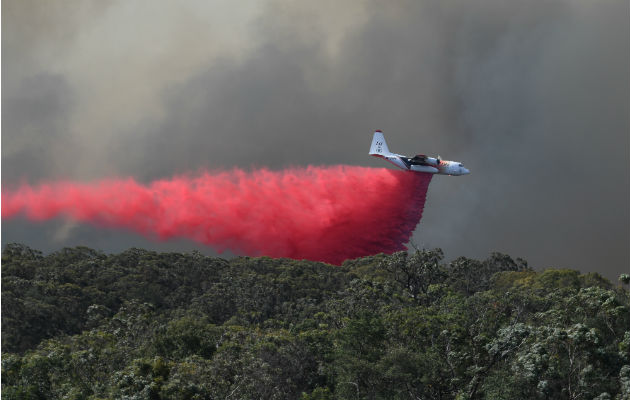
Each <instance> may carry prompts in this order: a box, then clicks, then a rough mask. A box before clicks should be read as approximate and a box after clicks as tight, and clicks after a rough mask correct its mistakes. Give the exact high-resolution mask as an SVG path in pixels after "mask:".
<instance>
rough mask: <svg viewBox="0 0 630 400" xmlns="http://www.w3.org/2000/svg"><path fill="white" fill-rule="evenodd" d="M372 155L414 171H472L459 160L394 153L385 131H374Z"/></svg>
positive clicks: (453, 173)
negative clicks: (384, 133)
mask: <svg viewBox="0 0 630 400" xmlns="http://www.w3.org/2000/svg"><path fill="white" fill-rule="evenodd" d="M369 154H370V155H371V156H374V157H380V158H383V159H385V160H386V161H389V162H390V163H392V164H394V165H395V166H397V167H398V168H401V169H404V170H407V171H412V172H427V173H429V174H439V175H455V176H457V175H468V174H469V173H470V171H469V170H468V169H467V168H465V167H464V165H463V164H462V163H460V162H457V161H446V160H442V159H440V157H439V156H438V158H435V157H429V156H425V155H423V154H419V155H416V156H414V157H407V156H403V155H401V154H396V153H392V152H390V151H389V148H388V147H387V143H386V142H385V137H384V136H383V132H381V131H376V132H374V138H373V139H372V146H371V147H370V153H369Z"/></svg>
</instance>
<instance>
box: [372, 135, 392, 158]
mask: <svg viewBox="0 0 630 400" xmlns="http://www.w3.org/2000/svg"><path fill="white" fill-rule="evenodd" d="M369 154H370V155H371V156H384V155H387V154H390V152H389V149H388V148H387V143H386V142H385V136H383V132H381V131H379V130H377V131H376V132H374V138H373V139H372V147H370V153H369Z"/></svg>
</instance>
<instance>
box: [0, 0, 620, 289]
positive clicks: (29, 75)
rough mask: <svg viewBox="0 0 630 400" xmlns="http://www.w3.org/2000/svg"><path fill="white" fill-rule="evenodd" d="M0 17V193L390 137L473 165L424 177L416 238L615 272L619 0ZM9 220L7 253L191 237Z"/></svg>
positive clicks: (269, 160)
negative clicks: (461, 172)
mask: <svg viewBox="0 0 630 400" xmlns="http://www.w3.org/2000/svg"><path fill="white" fill-rule="evenodd" d="M102 4H105V5H102ZM2 7H3V9H2V11H3V13H2V15H3V21H2V22H3V24H2V29H3V32H2V33H3V35H2V38H3V39H2V41H3V42H2V51H3V66H2V67H3V91H2V107H3V109H2V111H3V119H2V144H3V146H2V167H3V168H2V179H3V186H5V185H8V184H14V183H16V182H18V181H19V180H20V179H27V180H28V181H29V182H38V181H40V180H44V179H60V178H72V179H82V180H87V179H98V178H101V177H108V176H129V175H131V176H135V177H138V179H140V180H144V181H148V180H151V179H154V178H158V177H166V176H170V175H173V174H176V173H184V172H189V171H195V170H198V169H202V168H208V169H222V168H231V167H235V166H237V167H245V168H248V167H250V166H254V167H255V166H269V167H272V168H282V167H286V166H292V165H306V164H316V165H322V164H337V163H347V164H353V165H368V166H384V165H383V164H382V163H381V162H379V160H376V159H370V158H368V157H367V150H368V147H369V142H370V139H371V133H372V131H373V130H374V129H383V130H384V132H385V134H386V137H387V139H388V143H389V145H390V148H391V149H393V150H394V151H399V152H401V153H409V154H411V153H414V152H423V153H427V154H441V155H442V157H444V158H446V159H452V160H460V161H463V162H464V163H465V164H466V165H467V167H469V168H470V169H471V171H472V174H471V175H469V176H466V177H464V178H459V179H458V178H444V177H436V178H435V179H434V180H433V182H432V185H431V187H430V189H429V197H428V201H427V208H426V209H425V215H424V219H423V221H422V222H421V224H420V225H419V227H418V229H417V231H416V233H415V235H414V242H415V243H416V244H417V245H419V246H425V247H442V248H443V249H445V251H446V254H447V257H451V258H452V257H456V256H459V255H466V256H470V257H485V256H487V254H488V253H489V252H491V251H503V252H507V253H509V254H511V255H513V256H520V257H523V258H525V259H527V260H529V261H530V264H532V265H533V266H535V267H545V266H557V267H570V268H577V269H581V270H583V271H596V272H601V273H603V274H605V275H607V276H609V277H611V278H614V277H616V275H618V274H619V273H621V272H629V271H628V269H629V268H630V253H629V250H628V246H627V243H629V242H630V211H629V207H628V204H630V168H629V162H630V117H629V115H630V112H629V110H630V74H629V73H628V71H630V20H629V19H628V14H629V8H630V6H628V4H627V2H624V1H607V2H598V3H597V4H596V5H595V4H593V3H592V2H590V1H579V0H575V1H569V0H566V1H561V0H558V1H523V2H503V1H498V0H482V1H477V2H468V1H463V0H461V1H450V2H430V1H421V2H417V1H397V2H387V3H383V2H377V1H355V2H343V5H339V2H334V1H323V2H310V3H307V2H290V1H266V2H257V1H251V2H242V3H241V2H240V3H239V7H238V8H235V7H234V5H233V3H230V2H228V1H215V2H201V3H193V2H185V3H172V2H166V1H165V2H123V1H120V2H107V3H101V2H94V3H91V2H76V3H73V2H58V3H47V2H39V1H30V2H24V1H4V2H3V3H2ZM2 225H3V236H2V242H3V244H5V243H7V242H11V241H21V242H25V243H27V244H32V245H34V246H35V247H39V248H41V249H44V250H53V249H57V248H59V247H60V246H62V245H76V244H85V245H88V246H94V247H100V248H102V249H104V250H106V251H118V250H120V249H123V248H126V247H130V246H132V245H138V246H145V247H151V248H155V249H169V250H171V249H174V248H175V249H177V248H179V249H184V250H188V249H190V248H200V247H199V246H197V245H195V244H192V243H188V242H181V243H166V244H161V243H153V242H148V241H146V240H145V239H142V238H138V237H136V236H134V235H131V234H122V233H120V234H117V233H115V232H112V231H107V232H100V231H98V230H96V229H95V228H91V227H85V226H78V227H76V226H72V227H70V226H69V225H67V224H64V223H63V222H62V221H53V222H50V223H47V224H30V223H27V222H25V221H19V220H16V221H9V222H6V221H3V222H2ZM55 232H57V233H56V234H55ZM59 232H62V233H63V234H59ZM204 251H205V252H209V250H208V249H205V250H204Z"/></svg>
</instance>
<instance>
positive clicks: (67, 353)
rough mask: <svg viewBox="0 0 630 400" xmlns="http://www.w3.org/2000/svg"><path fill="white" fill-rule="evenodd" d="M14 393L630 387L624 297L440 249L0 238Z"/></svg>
mask: <svg viewBox="0 0 630 400" xmlns="http://www.w3.org/2000/svg"><path fill="white" fill-rule="evenodd" d="M2 395H3V397H4V398H7V399H53V398H68V399H105V398H127V399H215V398H221V399H224V398H233V399H259V398H260V399H299V398H301V399H478V398H486V399H506V398H510V399H593V398H596V399H629V398H630V295H629V292H628V290H627V289H625V288H623V287H622V286H621V285H619V284H616V283H615V284H613V283H611V282H609V281H608V280H606V279H604V278H603V277H601V276H600V275H598V274H596V273H590V274H580V273H579V272H578V271H573V270H560V269H546V270H543V271H535V270H533V269H531V268H529V267H528V266H527V263H526V262H525V261H524V260H521V259H516V260H515V259H513V258H511V257H510V256H508V255H505V254H500V253H493V254H491V255H490V257H488V258H487V259H485V260H475V259H470V258H465V257H460V258H457V259H455V260H453V261H451V262H445V261H444V256H443V254H442V251H441V250H440V249H433V250H417V251H413V252H409V253H407V252H399V253H395V254H392V255H384V254H380V255H377V256H372V257H365V258H360V259H356V260H348V261H346V262H345V263H344V264H343V265H342V266H339V267H337V266H331V265H328V264H323V263H318V262H311V261H306V260H302V261H296V260H291V259H271V258H267V257H259V258H249V257H239V258H234V259H231V260H225V259H221V258H217V257H206V256H203V255H202V254H200V253H198V252H193V253H190V254H182V253H156V252H152V251H147V250H142V249H129V250H127V251H124V252H122V253H120V254H111V255H108V254H104V253H102V252H99V251H96V250H92V249H89V248H86V247H76V248H64V249H62V250H59V251H57V252H54V253H52V254H49V255H43V254H42V253H41V252H39V251H37V250H34V249H31V248H29V247H27V246H24V245H20V244H9V245H7V246H6V247H5V248H4V249H3V252H2Z"/></svg>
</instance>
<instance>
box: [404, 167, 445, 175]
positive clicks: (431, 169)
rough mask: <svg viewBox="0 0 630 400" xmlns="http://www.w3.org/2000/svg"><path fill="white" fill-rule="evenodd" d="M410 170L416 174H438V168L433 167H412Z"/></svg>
mask: <svg viewBox="0 0 630 400" xmlns="http://www.w3.org/2000/svg"><path fill="white" fill-rule="evenodd" d="M409 170H410V171H414V172H428V173H430V174H437V173H438V169H437V168H435V167H431V166H429V165H412V166H411V168H409Z"/></svg>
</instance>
